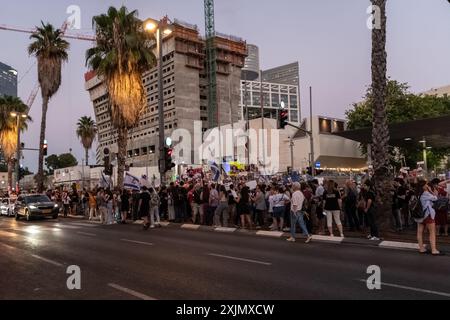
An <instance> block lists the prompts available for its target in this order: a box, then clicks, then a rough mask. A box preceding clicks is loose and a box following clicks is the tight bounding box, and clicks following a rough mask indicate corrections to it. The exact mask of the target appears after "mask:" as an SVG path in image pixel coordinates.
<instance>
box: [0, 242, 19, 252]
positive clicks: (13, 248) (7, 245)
mask: <svg viewBox="0 0 450 320" xmlns="http://www.w3.org/2000/svg"><path fill="white" fill-rule="evenodd" d="M0 244H1V245H2V246H4V247H6V248H8V249H10V250H19V249H18V248H16V247H13V246H10V245H9V244H6V243H3V242H0Z"/></svg>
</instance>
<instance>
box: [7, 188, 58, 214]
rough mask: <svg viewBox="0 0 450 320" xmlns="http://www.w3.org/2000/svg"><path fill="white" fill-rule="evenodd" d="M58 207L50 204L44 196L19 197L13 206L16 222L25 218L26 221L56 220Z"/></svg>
mask: <svg viewBox="0 0 450 320" xmlns="http://www.w3.org/2000/svg"><path fill="white" fill-rule="evenodd" d="M58 213H59V208H58V205H57V204H55V203H54V202H52V201H51V200H50V199H49V198H48V197H47V196H46V195H40V194H33V195H21V196H19V197H18V198H17V201H16V205H15V206H14V214H15V217H16V220H19V219H20V217H25V218H26V219H27V220H28V221H29V220H31V219H32V218H46V217H51V218H53V219H57V218H58Z"/></svg>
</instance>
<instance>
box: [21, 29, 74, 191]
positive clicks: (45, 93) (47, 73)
mask: <svg viewBox="0 0 450 320" xmlns="http://www.w3.org/2000/svg"><path fill="white" fill-rule="evenodd" d="M62 36H63V32H62V31H61V30H60V29H55V28H54V27H53V26H52V25H51V24H49V23H47V24H44V23H43V22H42V26H41V27H36V31H35V32H34V33H33V34H32V35H31V36H30V39H31V40H33V42H32V43H31V44H30V45H29V47H28V53H29V54H30V55H34V56H35V57H36V58H37V62H38V63H37V68H38V79H39V84H40V86H41V94H42V120H41V133H40V140H39V146H40V147H39V167H38V175H37V181H38V189H39V192H42V191H43V190H44V150H43V148H42V146H43V145H44V140H45V129H46V125H47V110H48V102H49V100H50V98H51V97H52V96H53V95H54V94H55V93H56V92H57V91H58V89H59V87H60V85H61V69H62V63H63V62H66V61H67V60H68V53H67V51H68V50H69V43H68V42H67V41H66V40H64V39H63V38H62Z"/></svg>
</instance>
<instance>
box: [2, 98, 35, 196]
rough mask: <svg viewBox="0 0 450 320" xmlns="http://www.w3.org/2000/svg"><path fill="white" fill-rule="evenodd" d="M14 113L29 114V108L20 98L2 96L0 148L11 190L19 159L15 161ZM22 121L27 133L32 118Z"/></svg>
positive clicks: (15, 130) (15, 121)
mask: <svg viewBox="0 0 450 320" xmlns="http://www.w3.org/2000/svg"><path fill="white" fill-rule="evenodd" d="M12 112H17V113H27V112H28V107H27V106H26V105H25V104H24V103H23V102H22V100H20V99H19V98H16V97H10V96H6V97H1V96H0V147H1V148H2V151H3V156H4V157H5V161H6V163H7V164H8V185H9V188H10V189H11V188H12V175H13V171H14V164H15V161H18V159H16V160H14V156H15V154H16V151H17V119H16V118H13V117H12V116H11V113H12ZM20 119H21V121H20V122H19V123H20V130H21V131H25V130H26V129H27V128H28V122H29V121H31V118H30V117H28V118H26V119H25V120H22V118H20Z"/></svg>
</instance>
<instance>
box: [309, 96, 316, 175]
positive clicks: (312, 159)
mask: <svg viewBox="0 0 450 320" xmlns="http://www.w3.org/2000/svg"><path fill="white" fill-rule="evenodd" d="M309 113H310V114H309V126H310V128H309V131H310V134H309V139H310V143H311V160H310V167H311V170H312V173H313V176H314V167H315V165H314V160H315V156H314V135H313V96H312V87H309Z"/></svg>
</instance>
